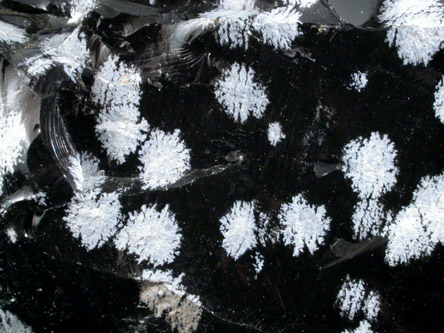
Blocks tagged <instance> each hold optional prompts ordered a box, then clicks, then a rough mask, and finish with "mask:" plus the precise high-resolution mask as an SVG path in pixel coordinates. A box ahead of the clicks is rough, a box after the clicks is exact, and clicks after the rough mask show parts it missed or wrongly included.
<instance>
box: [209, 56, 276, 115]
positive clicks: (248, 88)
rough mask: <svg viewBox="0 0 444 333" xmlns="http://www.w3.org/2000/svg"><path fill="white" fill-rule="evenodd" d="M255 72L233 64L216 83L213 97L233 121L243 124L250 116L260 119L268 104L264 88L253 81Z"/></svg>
mask: <svg viewBox="0 0 444 333" xmlns="http://www.w3.org/2000/svg"><path fill="white" fill-rule="evenodd" d="M254 75H255V72H254V70H253V69H251V68H248V69H247V68H246V67H245V66H244V65H239V64H238V63H234V64H233V65H232V66H231V68H230V69H227V70H225V71H224V72H223V73H222V78H221V79H220V80H219V81H218V82H217V83H216V90H215V96H216V98H217V100H218V101H219V103H221V104H222V105H223V106H224V107H225V112H226V113H227V114H228V115H229V116H231V117H233V118H234V120H235V121H240V122H241V123H243V122H245V121H246V120H247V118H248V116H249V115H250V114H253V116H254V117H256V118H261V117H262V116H263V114H264V112H265V109H266V108H267V105H268V103H269V101H268V97H267V95H266V93H265V88H264V87H263V86H262V85H261V84H260V83H257V82H255V80H254Z"/></svg>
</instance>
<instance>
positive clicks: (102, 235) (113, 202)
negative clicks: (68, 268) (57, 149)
mask: <svg viewBox="0 0 444 333" xmlns="http://www.w3.org/2000/svg"><path fill="white" fill-rule="evenodd" d="M98 164H99V161H98V160H97V159H96V158H95V157H92V156H90V155H87V154H84V155H82V156H81V158H80V165H81V170H82V177H78V178H79V179H83V182H82V186H81V189H82V191H81V192H76V193H75V195H74V197H73V198H72V199H71V201H70V203H69V204H68V208H67V210H66V213H67V215H66V216H65V217H64V218H63V220H64V221H65V222H66V225H67V227H68V228H69V230H70V231H71V232H72V234H73V235H74V237H77V238H80V240H81V242H82V245H83V246H85V247H86V248H87V249H88V250H92V249H94V248H98V247H101V246H102V245H103V244H104V243H105V242H106V241H107V240H108V239H109V238H110V237H112V236H113V235H115V234H116V232H117V225H118V224H119V222H121V220H122V216H121V213H120V208H121V205H120V202H119V197H118V194H117V193H115V192H112V193H102V191H101V186H102V184H103V182H104V181H105V174H104V172H103V171H102V170H100V169H99V166H98Z"/></svg>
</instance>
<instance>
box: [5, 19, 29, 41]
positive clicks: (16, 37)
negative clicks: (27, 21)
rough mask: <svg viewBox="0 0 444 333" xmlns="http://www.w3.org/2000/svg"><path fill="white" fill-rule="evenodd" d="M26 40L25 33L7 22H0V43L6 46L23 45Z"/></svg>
mask: <svg viewBox="0 0 444 333" xmlns="http://www.w3.org/2000/svg"><path fill="white" fill-rule="evenodd" d="M27 40H28V36H27V35H26V31H25V30H23V29H20V28H18V27H16V26H15V25H12V24H10V23H7V22H3V21H0V42H3V43H6V44H13V43H25V42H26V41H27Z"/></svg>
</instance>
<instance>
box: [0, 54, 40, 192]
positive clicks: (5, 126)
mask: <svg viewBox="0 0 444 333" xmlns="http://www.w3.org/2000/svg"><path fill="white" fill-rule="evenodd" d="M0 64H1V65H2V64H3V63H2V62H0ZM39 118H40V98H39V97H38V96H36V95H35V94H34V93H33V92H32V91H31V90H30V89H29V87H28V85H27V84H26V82H25V79H24V77H23V76H22V75H19V73H18V72H17V71H16V70H15V69H14V68H13V67H12V66H6V67H5V69H4V73H2V74H1V75H0V195H1V194H2V187H3V177H4V175H6V174H8V173H13V172H14V167H15V166H16V165H17V164H18V163H19V162H20V161H22V160H23V159H24V158H25V154H26V151H27V149H28V147H29V145H30V144H31V142H32V141H33V140H34V138H35V137H36V136H37V134H38V132H36V131H34V126H35V124H38V123H39V122H40V121H39Z"/></svg>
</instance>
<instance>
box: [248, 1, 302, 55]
mask: <svg viewBox="0 0 444 333" xmlns="http://www.w3.org/2000/svg"><path fill="white" fill-rule="evenodd" d="M300 16H301V14H300V13H299V12H297V11H295V10H293V9H291V7H278V8H275V9H273V10H271V11H270V12H262V13H260V14H259V15H257V17H256V18H255V19H254V21H253V28H254V29H255V30H257V31H258V32H260V34H261V35H262V38H263V41H264V42H265V43H266V44H269V45H272V46H274V47H275V48H276V49H289V48H290V47H291V43H292V41H293V40H294V39H295V38H296V37H297V36H299V35H300V34H301V31H300V29H299V26H300V24H301V21H300V20H299V18H300Z"/></svg>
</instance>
